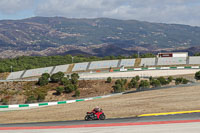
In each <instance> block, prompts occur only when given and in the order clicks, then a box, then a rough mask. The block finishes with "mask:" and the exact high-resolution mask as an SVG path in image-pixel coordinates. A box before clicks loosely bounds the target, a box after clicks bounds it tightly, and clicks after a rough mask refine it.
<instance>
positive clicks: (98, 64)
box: [89, 60, 119, 70]
mask: <svg viewBox="0 0 200 133" xmlns="http://www.w3.org/2000/svg"><path fill="white" fill-rule="evenodd" d="M118 62H119V60H109V61H108V60H107V61H94V62H91V64H90V67H89V70H92V69H103V68H110V67H112V68H113V67H117V65H118Z"/></svg>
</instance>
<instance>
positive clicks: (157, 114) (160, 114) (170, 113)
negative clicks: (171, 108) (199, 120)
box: [137, 110, 200, 117]
mask: <svg viewBox="0 0 200 133" xmlns="http://www.w3.org/2000/svg"><path fill="white" fill-rule="evenodd" d="M190 113H200V110H193V111H180V112H166V113H153V114H142V115H138V116H137V117H146V116H163V115H177V114H190Z"/></svg>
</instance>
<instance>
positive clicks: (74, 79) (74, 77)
mask: <svg viewBox="0 0 200 133" xmlns="http://www.w3.org/2000/svg"><path fill="white" fill-rule="evenodd" d="M78 79H79V75H78V74H77V73H73V74H71V83H72V84H77V83H78Z"/></svg>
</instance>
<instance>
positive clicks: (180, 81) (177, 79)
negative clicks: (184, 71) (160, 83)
mask: <svg viewBox="0 0 200 133" xmlns="http://www.w3.org/2000/svg"><path fill="white" fill-rule="evenodd" d="M182 81H183V78H182V77H181V78H176V79H175V84H176V85H179V84H181V83H182Z"/></svg>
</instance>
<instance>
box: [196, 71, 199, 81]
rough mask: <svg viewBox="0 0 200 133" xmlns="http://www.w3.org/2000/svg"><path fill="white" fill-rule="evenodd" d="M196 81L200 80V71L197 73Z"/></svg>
mask: <svg viewBox="0 0 200 133" xmlns="http://www.w3.org/2000/svg"><path fill="white" fill-rule="evenodd" d="M195 79H196V80H200V71H198V72H196V73H195Z"/></svg>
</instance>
